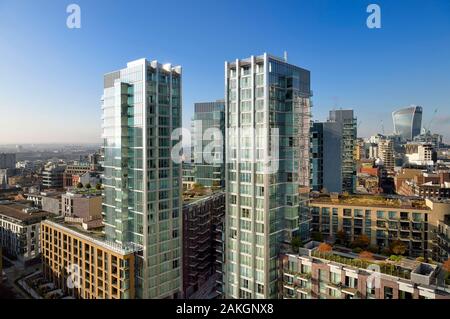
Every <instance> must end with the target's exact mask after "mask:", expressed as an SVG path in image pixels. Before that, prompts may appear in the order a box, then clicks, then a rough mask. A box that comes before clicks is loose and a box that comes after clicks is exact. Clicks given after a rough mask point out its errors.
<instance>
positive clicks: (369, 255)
mask: <svg viewBox="0 0 450 319" xmlns="http://www.w3.org/2000/svg"><path fill="white" fill-rule="evenodd" d="M359 258H360V259H362V260H373V253H372V252H370V251H367V250H363V251H362V252H360V253H359Z"/></svg>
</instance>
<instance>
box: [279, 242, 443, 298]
mask: <svg viewBox="0 0 450 319" xmlns="http://www.w3.org/2000/svg"><path fill="white" fill-rule="evenodd" d="M281 260H282V262H281V271H282V273H283V280H282V283H281V285H282V295H281V297H282V298H283V299H450V286H448V285H447V284H446V283H445V281H444V280H443V279H442V278H443V277H442V275H445V270H443V269H442V267H441V265H436V264H431V263H425V262H420V261H417V260H413V259H406V258H404V259H402V260H401V262H394V261H391V260H388V259H387V258H386V257H383V256H377V258H376V260H375V258H372V259H370V260H364V259H361V257H360V256H358V254H353V253H351V252H343V251H342V250H341V249H340V250H331V251H327V252H321V251H320V249H319V243H317V242H310V243H308V244H307V245H305V248H300V253H299V254H285V255H282V256H281Z"/></svg>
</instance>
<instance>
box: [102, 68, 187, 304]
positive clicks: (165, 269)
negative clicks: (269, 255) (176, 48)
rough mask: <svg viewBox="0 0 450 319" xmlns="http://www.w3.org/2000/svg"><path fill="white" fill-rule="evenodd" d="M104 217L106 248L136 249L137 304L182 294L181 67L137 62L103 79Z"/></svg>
mask: <svg viewBox="0 0 450 319" xmlns="http://www.w3.org/2000/svg"><path fill="white" fill-rule="evenodd" d="M102 122H103V123H102V130H103V132H102V135H103V138H104V145H103V147H104V154H105V155H104V176H103V185H104V198H103V215H104V225H105V234H106V238H107V240H110V241H113V242H116V243H118V244H122V245H134V246H139V247H141V250H140V253H139V255H138V256H137V258H136V279H135V282H136V298H171V297H172V298H173V297H177V296H178V294H179V292H180V291H181V282H182V274H181V265H182V262H181V258H182V254H181V238H182V227H181V226H182V225H181V223H182V215H181V208H182V207H181V165H180V164H178V163H175V162H174V161H172V159H171V150H172V145H173V141H171V133H172V131H173V130H174V129H175V128H178V127H180V126H181V67H179V66H177V67H173V66H171V65H170V64H164V65H162V64H160V63H158V62H157V61H151V62H150V61H148V60H146V59H140V60H136V61H133V62H129V63H128V64H127V67H126V68H125V69H122V70H119V71H115V72H112V73H108V74H106V75H105V76H104V94H103V98H102Z"/></svg>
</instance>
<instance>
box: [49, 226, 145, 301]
mask: <svg viewBox="0 0 450 319" xmlns="http://www.w3.org/2000/svg"><path fill="white" fill-rule="evenodd" d="M41 246H42V262H43V267H42V268H43V274H44V277H45V278H46V279H47V280H50V281H52V282H53V283H54V284H55V285H56V286H57V287H59V288H60V289H61V290H62V291H63V292H64V294H67V295H70V296H73V297H75V298H80V299H132V298H134V297H135V276H136V272H135V262H136V258H135V257H136V254H137V253H138V252H139V248H138V247H134V246H124V245H119V244H117V243H114V242H108V241H106V240H105V238H104V234H103V233H102V232H101V230H98V231H92V230H91V231H86V230H84V229H83V228H81V227H80V226H78V225H76V224H72V223H68V222H64V221H63V219H59V220H58V219H54V220H46V221H44V222H43V223H42V225H41Z"/></svg>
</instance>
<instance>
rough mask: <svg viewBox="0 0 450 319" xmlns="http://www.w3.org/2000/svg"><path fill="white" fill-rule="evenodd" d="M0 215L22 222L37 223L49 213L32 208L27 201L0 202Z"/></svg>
mask: <svg viewBox="0 0 450 319" xmlns="http://www.w3.org/2000/svg"><path fill="white" fill-rule="evenodd" d="M0 215H4V216H7V217H10V218H13V219H17V220H19V221H22V222H33V221H36V222H37V221H39V220H41V219H43V218H45V217H46V216H48V215H49V213H47V212H44V211H42V210H40V209H37V208H35V207H32V206H31V205H30V203H29V202H27V201H20V202H13V201H0Z"/></svg>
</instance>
